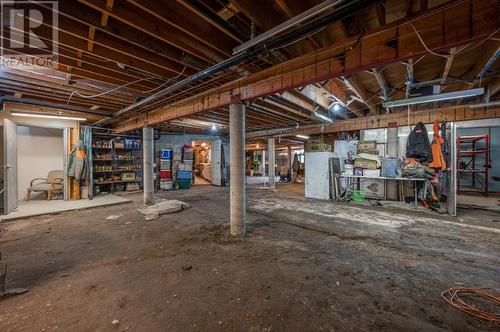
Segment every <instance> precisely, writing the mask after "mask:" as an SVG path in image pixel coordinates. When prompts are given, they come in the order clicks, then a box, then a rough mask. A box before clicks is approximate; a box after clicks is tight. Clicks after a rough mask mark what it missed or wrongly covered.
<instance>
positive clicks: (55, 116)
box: [11, 112, 87, 121]
mask: <svg viewBox="0 0 500 332" xmlns="http://www.w3.org/2000/svg"><path fill="white" fill-rule="evenodd" d="M11 115H14V116H24V117H27V118H43V119H58V120H75V121H87V119H86V118H78V117H74V116H61V115H50V114H37V113H17V112H13V113H11Z"/></svg>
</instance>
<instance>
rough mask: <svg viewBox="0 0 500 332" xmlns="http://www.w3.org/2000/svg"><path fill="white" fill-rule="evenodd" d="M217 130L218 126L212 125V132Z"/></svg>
mask: <svg viewBox="0 0 500 332" xmlns="http://www.w3.org/2000/svg"><path fill="white" fill-rule="evenodd" d="M216 130H217V125H216V124H215V123H213V124H212V131H216Z"/></svg>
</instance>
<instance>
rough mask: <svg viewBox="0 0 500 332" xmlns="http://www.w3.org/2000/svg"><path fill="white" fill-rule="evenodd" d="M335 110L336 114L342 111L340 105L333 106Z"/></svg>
mask: <svg viewBox="0 0 500 332" xmlns="http://www.w3.org/2000/svg"><path fill="white" fill-rule="evenodd" d="M333 110H334V111H335V112H338V111H340V105H339V104H333Z"/></svg>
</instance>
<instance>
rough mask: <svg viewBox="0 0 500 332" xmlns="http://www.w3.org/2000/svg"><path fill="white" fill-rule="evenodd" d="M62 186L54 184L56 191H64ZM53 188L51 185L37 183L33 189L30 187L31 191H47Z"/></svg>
mask: <svg viewBox="0 0 500 332" xmlns="http://www.w3.org/2000/svg"><path fill="white" fill-rule="evenodd" d="M62 188H63V186H62V184H54V189H55V190H62ZM52 189H53V187H52V185H51V184H50V183H35V184H34V185H33V186H32V187H29V188H28V190H29V191H47V190H52Z"/></svg>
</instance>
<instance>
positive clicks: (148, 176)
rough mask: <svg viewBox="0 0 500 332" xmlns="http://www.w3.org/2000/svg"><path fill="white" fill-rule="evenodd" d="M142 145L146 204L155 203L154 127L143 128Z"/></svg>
mask: <svg viewBox="0 0 500 332" xmlns="http://www.w3.org/2000/svg"><path fill="white" fill-rule="evenodd" d="M142 147H143V156H142V160H143V168H144V171H143V181H144V188H143V189H144V204H146V205H148V204H153V203H154V202H153V201H154V199H153V190H154V181H153V160H154V141H153V128H151V127H144V128H143V129H142Z"/></svg>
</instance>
